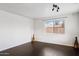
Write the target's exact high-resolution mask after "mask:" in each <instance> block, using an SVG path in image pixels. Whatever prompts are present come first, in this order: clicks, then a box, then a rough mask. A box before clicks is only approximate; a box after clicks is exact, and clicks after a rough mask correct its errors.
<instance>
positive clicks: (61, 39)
mask: <svg viewBox="0 0 79 59" xmlns="http://www.w3.org/2000/svg"><path fill="white" fill-rule="evenodd" d="M66 16H67V18H63V20H64V21H65V33H64V34H57V33H46V32H45V30H44V28H45V27H44V20H35V36H36V38H37V41H41V42H46V43H54V44H60V45H68V46H73V44H74V40H75V39H74V38H75V36H78V38H79V24H78V23H79V14H78V13H76V14H71V15H66Z"/></svg>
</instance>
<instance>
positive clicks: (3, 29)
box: [0, 11, 33, 51]
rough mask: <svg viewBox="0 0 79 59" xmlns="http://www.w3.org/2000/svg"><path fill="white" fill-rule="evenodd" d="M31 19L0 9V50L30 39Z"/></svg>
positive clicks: (31, 30)
mask: <svg viewBox="0 0 79 59" xmlns="http://www.w3.org/2000/svg"><path fill="white" fill-rule="evenodd" d="M32 34H33V20H31V19H29V18H25V17H22V16H19V15H15V14H11V13H8V12H5V11H0V51H1V50H5V49H8V48H11V47H14V46H17V45H20V44H24V43H27V42H30V41H31V37H32Z"/></svg>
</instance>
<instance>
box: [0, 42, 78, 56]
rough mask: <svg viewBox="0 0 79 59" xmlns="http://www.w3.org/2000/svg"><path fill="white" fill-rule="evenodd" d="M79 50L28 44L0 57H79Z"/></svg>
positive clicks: (5, 52)
mask: <svg viewBox="0 0 79 59" xmlns="http://www.w3.org/2000/svg"><path fill="white" fill-rule="evenodd" d="M78 55H79V49H74V48H73V47H68V46H63V45H56V44H48V43H43V42H35V43H34V44H31V43H30V42H29V43H26V44H23V45H20V46H17V47H14V48H11V49H7V50H5V51H1V52H0V56H78Z"/></svg>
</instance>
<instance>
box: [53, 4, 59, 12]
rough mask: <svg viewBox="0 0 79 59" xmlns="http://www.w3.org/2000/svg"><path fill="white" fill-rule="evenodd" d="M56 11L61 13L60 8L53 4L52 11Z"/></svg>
mask: <svg viewBox="0 0 79 59" xmlns="http://www.w3.org/2000/svg"><path fill="white" fill-rule="evenodd" d="M55 9H56V11H57V12H59V9H60V8H59V6H58V5H56V4H53V8H52V11H54V10H55Z"/></svg>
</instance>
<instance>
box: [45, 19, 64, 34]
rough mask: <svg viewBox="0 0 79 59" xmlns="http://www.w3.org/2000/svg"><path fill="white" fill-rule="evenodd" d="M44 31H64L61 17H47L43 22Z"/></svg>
mask: <svg viewBox="0 0 79 59" xmlns="http://www.w3.org/2000/svg"><path fill="white" fill-rule="evenodd" d="M45 27H46V32H48V33H64V20H63V19H49V20H46V22H45Z"/></svg>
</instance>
